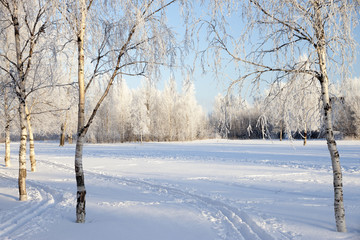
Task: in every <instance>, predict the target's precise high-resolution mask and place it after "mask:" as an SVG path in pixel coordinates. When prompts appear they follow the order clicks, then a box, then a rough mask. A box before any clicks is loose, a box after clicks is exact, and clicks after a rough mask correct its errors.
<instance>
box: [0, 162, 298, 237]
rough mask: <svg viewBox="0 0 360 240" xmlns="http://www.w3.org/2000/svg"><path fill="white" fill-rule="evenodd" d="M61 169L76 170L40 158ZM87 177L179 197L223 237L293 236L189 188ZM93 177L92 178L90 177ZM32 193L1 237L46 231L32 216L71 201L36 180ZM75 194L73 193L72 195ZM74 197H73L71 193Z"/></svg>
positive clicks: (0, 227)
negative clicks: (272, 232)
mask: <svg viewBox="0 0 360 240" xmlns="http://www.w3.org/2000/svg"><path fill="white" fill-rule="evenodd" d="M38 162H39V163H43V164H46V165H49V166H52V167H55V168H57V169H61V171H63V170H66V171H69V172H71V173H73V171H74V170H73V167H71V166H67V165H64V164H62V163H57V162H51V161H47V160H38ZM0 176H1V177H3V178H5V179H9V181H15V182H16V181H17V179H15V178H14V177H9V176H6V175H4V174H1V175H0ZM85 176H87V178H89V177H90V178H94V179H96V181H99V180H100V181H105V182H107V181H111V182H112V183H119V184H126V185H128V186H132V187H134V188H139V187H140V188H141V189H144V190H146V191H150V192H151V193H153V194H159V195H163V194H165V195H167V196H171V197H175V198H176V199H177V200H178V201H179V202H180V203H181V202H182V203H186V204H187V205H191V206H192V207H194V208H195V209H198V211H200V213H202V215H203V216H204V217H205V218H207V219H208V221H210V222H211V223H212V224H213V229H214V230H215V231H216V232H217V235H218V237H219V239H254V240H256V239H269V240H272V239H278V238H279V235H280V236H281V239H291V238H292V237H291V235H290V234H288V233H284V232H281V231H276V234H277V237H275V236H273V235H270V234H269V233H267V232H266V231H265V230H264V229H263V228H261V227H260V226H258V225H257V224H256V223H255V221H253V220H252V219H251V217H249V216H248V215H247V213H245V212H244V211H242V210H240V209H238V208H237V207H233V206H231V205H230V204H227V203H224V202H222V201H219V200H216V199H212V198H209V197H207V196H202V195H198V194H195V193H192V192H189V191H186V190H182V189H179V188H176V187H174V186H171V185H169V186H167V185H166V184H161V185H160V184H156V183H152V182H149V181H146V180H143V179H129V178H123V177H119V176H111V175H105V174H104V173H101V172H96V171H88V170H86V171H85ZM89 180H90V179H89ZM27 185H28V195H29V198H30V201H27V202H23V204H21V205H20V206H19V207H18V208H16V209H12V210H11V211H10V212H8V213H6V214H5V216H3V217H2V219H6V221H2V223H1V224H0V238H2V239H21V238H22V236H23V235H25V234H27V233H28V232H29V231H34V232H36V231H46V229H45V230H44V229H41V228H43V226H34V224H35V225H36V223H34V224H33V223H32V219H34V218H39V219H41V221H43V222H45V221H51V220H50V219H53V218H54V216H53V215H52V212H51V211H52V210H51V208H53V207H54V206H55V207H61V202H64V201H65V202H66V201H69V199H66V198H65V199H64V195H71V194H64V193H65V190H61V189H54V188H52V187H51V186H49V184H46V185H44V184H41V183H38V182H34V181H29V180H28V181H27ZM72 196H73V195H72ZM70 197H71V196H70ZM34 228H35V229H34Z"/></svg>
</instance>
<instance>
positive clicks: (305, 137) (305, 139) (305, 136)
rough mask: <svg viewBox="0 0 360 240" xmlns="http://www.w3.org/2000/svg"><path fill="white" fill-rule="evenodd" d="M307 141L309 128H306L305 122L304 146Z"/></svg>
mask: <svg viewBox="0 0 360 240" xmlns="http://www.w3.org/2000/svg"><path fill="white" fill-rule="evenodd" d="M306 143H307V128H306V123H305V127H304V146H305V145H306Z"/></svg>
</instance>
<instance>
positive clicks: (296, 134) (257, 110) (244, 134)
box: [1, 78, 360, 143]
mask: <svg viewBox="0 0 360 240" xmlns="http://www.w3.org/2000/svg"><path fill="white" fill-rule="evenodd" d="M302 81H303V80H302ZM309 81H310V80H309ZM309 84H310V85H311V84H313V85H314V87H308V88H305V87H303V85H302V82H301V81H299V80H294V81H292V82H291V83H289V84H287V85H279V84H276V85H275V84H274V85H273V86H272V87H271V88H270V89H269V90H267V91H265V92H264V94H263V95H262V96H258V97H256V98H254V100H253V102H252V103H251V104H250V103H249V102H247V101H246V100H244V99H242V98H241V97H240V96H239V95H236V94H233V93H232V94H229V95H226V96H224V95H221V94H219V95H218V96H216V98H215V99H214V104H213V109H212V111H211V112H210V113H206V112H205V111H204V110H203V108H202V106H201V105H199V104H198V103H197V100H196V97H195V91H196V89H195V87H194V84H193V83H192V82H184V84H183V86H182V88H181V89H182V90H181V92H178V90H177V89H178V86H177V85H176V82H175V79H170V80H169V81H168V82H167V83H166V84H165V87H164V89H163V90H159V89H158V88H156V86H155V85H154V84H152V83H151V82H149V81H145V82H144V83H143V84H142V85H141V86H140V87H139V88H137V89H129V87H128V86H127V83H126V81H125V80H121V81H118V82H116V83H115V84H114V86H113V88H112V89H111V91H110V94H109V96H108V98H107V99H106V100H105V102H104V104H103V106H101V108H100V109H99V115H98V116H97V117H96V118H95V120H94V123H93V125H92V127H91V128H90V130H89V134H88V136H87V138H86V139H87V142H90V143H109V142H132V141H189V140H190V141H191V140H196V139H205V138H228V139H261V138H271V139H283V138H284V139H285V138H296V139H305V136H307V138H308V139H310V138H312V139H317V138H324V128H323V122H322V118H321V111H322V106H321V104H322V103H321V100H320V86H317V85H316V82H315V81H312V82H309ZM46 91H49V89H46ZM71 91H76V89H74V87H72V86H70V87H67V88H61V89H59V88H54V89H52V90H51V94H46V92H44V93H43V94H39V95H37V97H36V98H31V100H32V101H31V102H32V103H33V104H31V109H32V111H35V112H43V113H41V114H34V115H33V116H32V127H33V132H34V138H35V139H37V140H59V139H60V137H61V134H62V132H64V134H65V137H66V138H70V142H71V141H72V140H73V139H75V138H76V135H75V133H76V117H77V107H76V103H75V102H76V99H74V97H73V96H74V95H75V94H71ZM279 92H281V93H282V94H279ZM331 92H332V94H331V95H332V104H333V115H334V116H333V120H334V130H335V131H336V132H335V134H336V137H337V138H341V139H342V138H348V139H349V138H350V139H358V138H359V137H360V79H358V78H355V79H351V81H346V82H342V83H339V84H337V85H332V88H331ZM10 94H11V93H9V92H8V93H7V96H6V97H7V98H9V95H10ZM89 94H91V95H92V96H94V97H91V98H89V99H90V101H89V102H88V103H87V104H89V106H93V105H94V104H95V103H94V102H92V101H91V99H95V98H96V97H95V96H96V91H92V92H90V93H89ZM1 97H2V102H3V103H4V102H5V95H4V91H3V93H2V95H1ZM40 97H41V98H43V99H40ZM40 100H41V101H40ZM12 101H13V102H11V103H10V105H9V106H10V107H11V106H15V105H16V98H12ZM50 103H51V104H50ZM2 106H3V107H2V109H1V114H2V118H1V126H2V128H3V129H5V126H6V122H5V121H4V120H5V119H6V117H5V116H6V114H5V109H4V104H3V105H2ZM50 107H51V108H53V109H55V111H51V110H50V111H44V109H46V108H50ZM54 107H55V108H54ZM90 108H91V107H90ZM16 113H17V109H16V108H10V111H9V112H8V113H7V114H9V115H10V116H12V121H11V122H10V124H11V129H12V131H11V132H12V139H13V140H15V141H19V139H18V134H17V133H18V131H19V130H18V126H19V124H18V119H17V117H18V114H16ZM87 114H88V115H89V114H90V113H89V112H87ZM2 139H3V141H4V135H2Z"/></svg>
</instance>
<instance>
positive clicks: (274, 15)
mask: <svg viewBox="0 0 360 240" xmlns="http://www.w3.org/2000/svg"><path fill="white" fill-rule="evenodd" d="M229 2H231V1H217V2H216V3H217V4H219V3H226V4H228V3H229ZM226 4H225V5H224V4H223V5H222V6H227V5H226ZM230 5H231V4H229V6H230ZM238 6H240V7H241V10H243V14H242V15H243V16H245V17H244V18H243V22H245V23H246V26H245V27H244V29H243V30H244V31H243V32H244V34H243V35H241V36H240V37H239V38H236V37H231V34H230V33H228V32H227V28H226V27H224V26H225V25H224V24H221V22H219V21H216V18H213V20H212V21H208V22H207V26H209V32H210V34H211V36H212V39H213V41H212V42H211V43H210V44H211V47H212V48H211V49H216V50H215V57H219V58H218V59H220V57H224V56H225V55H227V56H229V57H230V58H231V59H232V60H233V61H234V62H236V63H241V64H243V65H244V66H245V68H244V69H246V72H244V71H243V72H242V73H241V76H240V77H239V78H238V79H237V80H235V81H233V82H232V84H231V86H230V87H232V86H235V85H240V86H242V85H243V84H244V82H245V81H246V80H248V79H250V80H251V82H253V83H259V82H261V80H264V79H267V80H268V79H273V81H272V82H274V81H279V82H280V81H287V80H289V79H292V78H293V77H294V76H296V75H299V74H306V75H308V76H309V77H310V78H314V79H316V80H317V81H318V82H319V83H320V85H321V99H322V102H323V104H322V105H323V110H322V114H323V118H324V125H325V130H326V139H327V146H328V150H329V153H330V156H331V163H332V169H333V185H334V209H335V219H336V227H337V231H339V232H346V224H345V212H344V201H343V186H342V173H341V166H340V156H339V152H338V150H337V146H336V142H335V139H334V134H333V126H332V114H331V112H332V104H331V102H330V94H329V84H330V77H331V78H340V77H345V76H346V73H348V71H347V70H348V66H349V63H351V62H352V61H353V56H354V52H355V45H356V44H355V41H354V39H353V33H352V30H353V29H354V26H355V25H356V24H357V12H356V7H357V1H351V0H335V1H326V0H280V1H275V0H271V1H265V0H248V1H244V2H243V3H240V4H239V5H238ZM223 9H226V10H227V11H230V12H231V11H234V9H236V7H234V6H232V8H231V9H229V8H224V7H218V8H216V9H215V10H214V11H213V13H214V14H215V15H216V14H218V15H221V16H223V15H222V14H221V10H223ZM249 42H254V43H255V44H253V45H252V47H249V44H248V43H249ZM300 56H305V59H301V58H300ZM217 63H219V61H217ZM330 65H331V66H332V68H330V67H329V66H330ZM219 66H220V65H219V64H217V69H220V67H219ZM304 66H307V68H304ZM330 69H332V71H330Z"/></svg>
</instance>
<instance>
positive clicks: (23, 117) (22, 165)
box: [18, 101, 27, 201]
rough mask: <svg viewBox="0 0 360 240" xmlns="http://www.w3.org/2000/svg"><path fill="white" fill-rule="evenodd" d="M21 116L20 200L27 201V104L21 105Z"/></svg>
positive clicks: (21, 103)
mask: <svg viewBox="0 0 360 240" xmlns="http://www.w3.org/2000/svg"><path fill="white" fill-rule="evenodd" d="M19 115H20V129H21V139H20V148H19V179H18V180H19V181H18V182H19V200H20V201H26V200H27V193H26V139H27V130H26V113H25V102H24V101H23V102H20V104H19Z"/></svg>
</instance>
